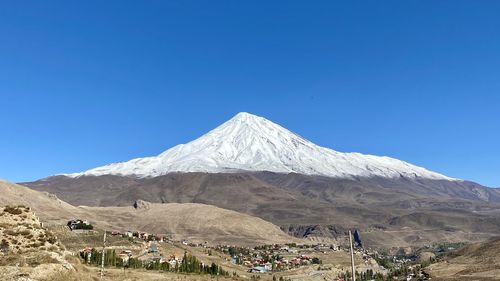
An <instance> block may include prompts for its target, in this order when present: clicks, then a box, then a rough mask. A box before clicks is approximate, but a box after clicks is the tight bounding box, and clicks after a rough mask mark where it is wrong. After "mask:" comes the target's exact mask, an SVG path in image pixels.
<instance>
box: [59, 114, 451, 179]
mask: <svg viewBox="0 0 500 281" xmlns="http://www.w3.org/2000/svg"><path fill="white" fill-rule="evenodd" d="M237 171H271V172H278V173H299V174H308V175H323V176H329V177H346V178H347V177H356V176H359V177H373V176H380V177H390V178H395V177H400V176H405V177H411V178H416V177H422V178H429V179H445V180H452V179H451V178H449V177H446V176H444V175H441V174H438V173H435V172H432V171H429V170H426V169H424V168H421V167H417V166H414V165H412V164H409V163H406V162H403V161H400V160H397V159H393V158H389V157H378V156H372V155H363V154H360V153H341V152H337V151H334V150H331V149H328V148H324V147H320V146H317V145H315V144H314V143H312V142H310V141H308V140H306V139H304V138H302V137H300V136H299V135H297V134H295V133H293V132H291V131H289V130H287V129H285V128H283V127H281V126H280V125H277V124H275V123H273V122H271V121H269V120H267V119H265V118H263V117H259V116H256V115H253V114H250V113H246V112H241V113H238V114H237V115H235V116H234V117H233V118H231V119H230V120H228V121H226V122H225V123H223V124H222V125H220V126H219V127H217V128H215V129H214V130H212V131H210V132H208V133H207V134H205V135H203V136H201V137H200V138H198V139H196V140H194V141H191V142H189V143H187V144H180V145H177V146H175V147H173V148H171V149H168V150H167V151H165V152H163V153H161V154H160V155H158V156H156V157H146V158H137V159H133V160H130V161H128V162H121V163H113V164H110V165H106V166H103V167H99V168H95V169H91V170H88V171H86V172H82V173H75V174H67V175H66V176H70V177H78V176H82V175H107V174H115V175H134V176H138V177H154V176H159V175H164V174H167V173H171V172H207V173H221V172H237Z"/></svg>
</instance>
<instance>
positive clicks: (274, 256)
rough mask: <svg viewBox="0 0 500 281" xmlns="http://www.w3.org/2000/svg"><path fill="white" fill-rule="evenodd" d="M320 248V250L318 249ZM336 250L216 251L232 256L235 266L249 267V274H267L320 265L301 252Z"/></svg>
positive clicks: (222, 248)
mask: <svg viewBox="0 0 500 281" xmlns="http://www.w3.org/2000/svg"><path fill="white" fill-rule="evenodd" d="M318 247H319V248H318ZM321 247H325V249H326V248H327V249H330V250H332V249H335V250H338V247H336V246H331V245H329V246H326V245H309V246H300V247H297V246H296V245H293V246H291V245H269V246H261V247H256V248H248V247H247V248H238V247H234V246H218V247H217V248H216V250H218V251H220V252H223V253H227V254H229V255H231V262H232V263H233V264H240V265H243V266H246V267H248V268H249V269H248V272H251V273H266V272H271V271H284V270H288V269H292V268H297V267H300V266H305V265H310V264H315V263H320V262H321V261H320V260H319V259H318V258H315V257H314V258H313V257H310V256H309V255H306V254H300V250H304V249H305V248H307V250H308V251H309V252H310V251H312V250H318V251H319V250H321V251H323V250H325V249H322V248H321Z"/></svg>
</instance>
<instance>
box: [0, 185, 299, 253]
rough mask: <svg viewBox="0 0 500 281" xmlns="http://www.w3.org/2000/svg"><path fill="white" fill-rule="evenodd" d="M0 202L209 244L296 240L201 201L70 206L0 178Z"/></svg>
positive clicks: (49, 216)
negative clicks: (110, 205)
mask: <svg viewBox="0 0 500 281" xmlns="http://www.w3.org/2000/svg"><path fill="white" fill-rule="evenodd" d="M0 192H1V194H2V196H1V197H0V205H9V204H10V205H19V204H22V205H26V206H30V207H31V208H32V209H33V211H34V212H36V215H37V216H39V217H40V219H41V221H43V222H45V223H49V224H65V223H66V222H67V221H68V220H70V219H73V218H81V219H87V220H89V221H90V222H91V223H92V224H94V225H95V226H96V227H97V228H101V229H108V230H110V229H111V230H112V229H117V230H134V231H147V232H152V233H164V234H169V235H171V236H173V237H175V238H178V239H191V240H193V241H200V242H204V241H207V242H209V243H214V244H216V243H231V244H245V245H248V244H266V243H279V242H289V241H297V240H296V239H295V238H292V237H290V236H288V235H287V234H285V233H284V232H283V231H281V230H280V229H279V227H277V226H276V225H273V224H272V223H270V222H267V221H265V220H263V219H260V218H256V217H253V216H250V215H246V214H241V213H238V212H235V211H231V210H226V209H222V208H218V207H215V206H211V205H205V204H175V203H174V204H152V203H148V202H144V201H141V202H142V204H140V205H139V206H138V208H134V207H132V206H130V207H83V206H80V207H75V206H72V205H70V204H68V203H66V202H64V201H61V200H59V199H57V198H56V197H55V196H53V195H50V194H48V193H42V192H38V191H34V190H31V189H29V188H27V187H24V186H20V185H16V184H11V183H7V182H0Z"/></svg>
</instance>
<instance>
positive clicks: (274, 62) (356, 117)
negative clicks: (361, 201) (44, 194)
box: [0, 0, 500, 186]
mask: <svg viewBox="0 0 500 281" xmlns="http://www.w3.org/2000/svg"><path fill="white" fill-rule="evenodd" d="M499 15H500V1H496V0H494V1H473V0H470V1H457V0H450V1H420V0H419V1H324V2H322V1H313V2H311V1H3V2H2V3H1V4H0V106H1V107H0V129H1V131H0V178H4V179H7V180H11V181H28V180H35V179H39V178H42V177H46V176H49V175H52V174H56V173H64V172H77V171H81V170H86V169H89V168H93V167H96V166H99V165H103V164H107V163H110V162H116V161H124V160H129V159H131V158H135V157H143V156H151V155H156V154H158V153H160V152H162V151H164V150H166V149H167V148H170V147H172V146H174V145H176V144H178V143H184V142H188V141H190V140H192V139H194V138H196V137H198V136H200V135H202V134H203V133H205V132H207V131H208V130H210V129H212V128H214V127H216V126H217V125H219V124H220V123H222V122H224V121H225V120H227V119H229V118H230V117H232V116H233V115H234V114H236V113H237V112H239V111H247V112H251V113H254V114H257V115H261V116H264V117H266V118H268V119H270V120H273V121H274V122H276V123H279V124H281V125H283V126H285V127H287V128H289V129H291V130H293V131H295V132H297V133H299V134H300V135H302V136H304V137H305V138H307V139H309V140H311V141H313V142H315V143H317V144H319V145H322V146H326V147H330V148H333V149H335V150H338V151H357V152H362V153H369V154H376V155H387V156H391V157H396V158H399V159H402V160H405V161H409V162H411V163H414V164H417V165H421V166H424V167H427V168H429V169H432V170H435V171H438V172H441V173H444V174H446V175H449V176H452V177H458V178H464V179H469V180H473V181H477V182H479V183H482V184H485V185H489V186H500V16H499Z"/></svg>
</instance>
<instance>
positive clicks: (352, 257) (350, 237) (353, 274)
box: [349, 230, 356, 281]
mask: <svg viewBox="0 0 500 281" xmlns="http://www.w3.org/2000/svg"><path fill="white" fill-rule="evenodd" d="M349 245H350V246H351V273H352V281H356V269H355V268H354V250H353V247H352V235H351V231H350V230H349Z"/></svg>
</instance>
